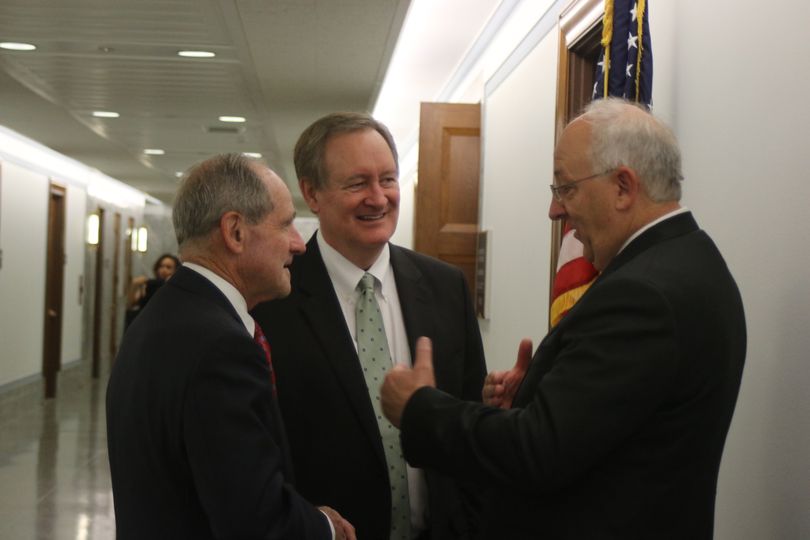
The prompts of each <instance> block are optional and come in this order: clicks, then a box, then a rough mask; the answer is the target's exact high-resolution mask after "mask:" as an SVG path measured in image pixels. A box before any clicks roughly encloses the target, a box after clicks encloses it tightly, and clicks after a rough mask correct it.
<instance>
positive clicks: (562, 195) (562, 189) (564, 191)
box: [548, 170, 613, 202]
mask: <svg viewBox="0 0 810 540" xmlns="http://www.w3.org/2000/svg"><path fill="white" fill-rule="evenodd" d="M610 172H613V171H610V170H608V171H602V172H600V173H596V174H592V175H590V176H586V177H585V178H580V179H579V180H574V181H573V182H566V183H565V184H562V185H559V186H555V185H554V184H551V185H550V186H548V187H550V188H551V195H552V196H553V197H554V199H555V200H556V201H557V202H562V201H563V199H566V198H568V196H569V195H571V194H572V193H573V192H574V189H575V188H576V187H577V184H579V183H580V182H584V181H585V180H591V179H592V178H598V177H599V176H604V175H606V174H608V173H610Z"/></svg>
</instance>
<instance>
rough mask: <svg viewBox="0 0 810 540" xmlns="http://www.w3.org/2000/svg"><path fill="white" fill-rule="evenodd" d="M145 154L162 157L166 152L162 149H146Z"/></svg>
mask: <svg viewBox="0 0 810 540" xmlns="http://www.w3.org/2000/svg"><path fill="white" fill-rule="evenodd" d="M143 153H144V154H146V155H147V156H162V155H163V154H165V153H166V151H165V150H163V149H162V148H144V150H143Z"/></svg>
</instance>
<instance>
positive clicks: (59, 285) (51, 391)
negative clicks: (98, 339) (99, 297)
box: [42, 183, 66, 399]
mask: <svg viewBox="0 0 810 540" xmlns="http://www.w3.org/2000/svg"><path fill="white" fill-rule="evenodd" d="M65 194H66V190H65V188H64V187H62V186H60V185H57V184H54V183H51V185H50V189H49V195H48V244H47V245H48V247H47V255H46V257H47V259H46V261H47V262H46V270H45V331H44V337H43V347H42V350H43V354H42V377H43V378H44V379H45V398H46V399H48V398H52V397H55V396H56V379H57V374H58V373H59V370H60V369H61V367H62V304H63V298H64V284H65Z"/></svg>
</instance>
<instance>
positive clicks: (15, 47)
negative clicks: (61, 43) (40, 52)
mask: <svg viewBox="0 0 810 540" xmlns="http://www.w3.org/2000/svg"><path fill="white" fill-rule="evenodd" d="M36 48H37V46H36V45H32V44H31V43H15V42H13V41H4V42H2V43H0V49H8V50H9V51H33V50H34V49H36Z"/></svg>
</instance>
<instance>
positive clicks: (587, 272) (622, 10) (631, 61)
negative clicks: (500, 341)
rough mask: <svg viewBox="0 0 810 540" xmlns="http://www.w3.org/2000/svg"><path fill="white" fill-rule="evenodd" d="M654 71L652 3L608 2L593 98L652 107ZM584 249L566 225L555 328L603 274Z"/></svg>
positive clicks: (559, 264)
mask: <svg viewBox="0 0 810 540" xmlns="http://www.w3.org/2000/svg"><path fill="white" fill-rule="evenodd" d="M605 66H607V67H608V70H607V74H606V73H605ZM652 69H653V62H652V48H651V45H650V25H649V18H648V15H647V1H646V0H605V18H604V19H603V25H602V52H601V54H600V55H599V62H598V63H597V66H596V75H595V79H596V83H595V84H594V86H593V99H600V98H603V97H608V96H616V97H622V98H624V99H627V100H630V101H636V102H638V103H643V104H644V105H646V106H647V107H649V106H650V103H651V101H652V74H653V71H652ZM606 75H607V76H606ZM582 249H583V248H582V243H581V242H580V241H579V240H577V239H576V238H574V234H573V231H571V230H570V229H569V227H568V225H567V224H565V227H564V229H563V238H562V243H561V245H560V256H559V258H558V261H557V273H556V274H555V276H554V284H553V285H552V291H551V309H550V313H549V321H550V322H551V326H556V325H557V323H558V322H560V320H561V319H562V318H563V316H564V315H565V314H566V313H567V312H568V310H569V309H571V308H572V307H573V306H574V304H575V303H576V302H577V301H578V300H579V299H580V298H581V297H582V295H583V294H585V291H587V290H588V287H590V286H591V283H593V281H594V280H595V279H596V276H597V274H598V272H597V271H596V268H594V267H593V266H592V265H591V263H589V262H588V261H587V260H585V258H584V257H583V256H582Z"/></svg>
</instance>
